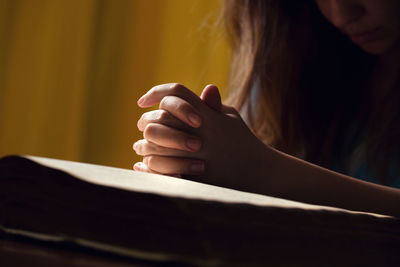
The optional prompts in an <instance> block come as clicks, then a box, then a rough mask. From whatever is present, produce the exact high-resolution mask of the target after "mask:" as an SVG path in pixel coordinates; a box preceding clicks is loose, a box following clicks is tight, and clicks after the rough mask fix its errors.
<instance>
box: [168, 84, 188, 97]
mask: <svg viewBox="0 0 400 267" xmlns="http://www.w3.org/2000/svg"><path fill="white" fill-rule="evenodd" d="M184 88H185V86H183V85H182V84H180V83H172V84H171V86H170V90H171V92H172V93H173V94H176V95H179V94H180V93H181V92H182V91H183V90H184Z"/></svg>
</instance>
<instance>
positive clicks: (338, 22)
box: [324, 0, 366, 29]
mask: <svg viewBox="0 0 400 267" xmlns="http://www.w3.org/2000/svg"><path fill="white" fill-rule="evenodd" d="M324 2H325V5H328V6H327V7H326V11H327V14H325V15H326V17H327V19H328V20H329V21H330V22H331V23H332V24H333V25H334V26H335V27H337V28H338V29H343V28H344V27H345V26H346V25H348V24H352V23H353V22H355V21H357V20H359V19H360V18H361V17H362V16H363V15H364V14H365V11H366V10H365V8H364V7H363V6H362V5H361V4H360V3H359V0H358V1H357V0H325V1H324Z"/></svg>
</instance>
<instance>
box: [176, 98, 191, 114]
mask: <svg viewBox="0 0 400 267" xmlns="http://www.w3.org/2000/svg"><path fill="white" fill-rule="evenodd" d="M188 109H189V106H188V105H187V104H186V103H185V102H183V101H180V102H179V103H177V104H176V110H177V111H178V112H179V113H182V114H185V113H187V111H188Z"/></svg>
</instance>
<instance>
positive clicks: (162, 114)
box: [157, 109, 170, 122]
mask: <svg viewBox="0 0 400 267" xmlns="http://www.w3.org/2000/svg"><path fill="white" fill-rule="evenodd" d="M169 118H170V116H169V113H168V111H166V110H163V109H161V110H160V111H159V114H158V118H157V121H158V122H166V121H169Z"/></svg>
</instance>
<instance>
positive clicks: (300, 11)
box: [134, 0, 400, 217]
mask: <svg viewBox="0 0 400 267" xmlns="http://www.w3.org/2000/svg"><path fill="white" fill-rule="evenodd" d="M399 11H400V1H397V0H346V1H341V0H316V1H289V0H286V1H278V0H275V1H273V0H271V1H265V0H242V1H236V0H231V1H225V13H224V14H225V18H226V20H227V25H228V30H229V32H230V33H231V36H232V44H233V51H234V58H233V64H232V66H233V67H232V76H231V80H230V81H231V84H230V88H231V94H230V105H232V106H234V107H235V108H236V109H237V110H240V111H241V114H242V116H243V117H244V119H245V120H246V122H247V125H248V126H249V127H250V129H251V130H250V129H249V128H248V126H247V125H246V124H245V123H244V121H243V120H242V119H241V116H240V115H239V113H238V112H236V111H235V109H234V108H232V107H230V106H225V105H222V104H221V100H220V97H219V93H218V89H217V88H216V86H214V85H209V86H207V87H206V88H205V89H204V91H203V93H202V96H201V97H200V98H199V97H197V96H196V95H195V94H194V93H192V92H191V91H190V90H189V89H187V88H185V87H184V86H182V85H179V84H165V85H159V86H156V87H154V88H152V89H151V90H150V91H149V92H148V93H147V94H145V95H144V96H143V97H142V98H140V99H139V101H138V104H139V106H141V107H150V106H153V105H155V104H158V103H160V109H159V110H156V111H151V112H147V113H145V114H143V116H142V118H141V119H140V120H139V122H138V127H139V129H140V130H141V131H144V139H143V140H140V141H138V142H136V143H135V144H134V149H135V151H136V152H137V153H138V154H140V155H142V156H144V158H143V162H142V163H137V164H135V166H134V169H135V170H137V171H147V172H155V173H162V174H170V175H191V177H192V179H197V180H199V181H202V182H206V183H211V184H215V185H220V186H225V187H231V188H235V189H239V190H244V191H250V192H255V193H260V194H267V195H272V196H277V197H283V198H287V199H292V200H297V201H303V202H308V203H314V204H320V205H330V206H336V207H342V208H346V209H353V210H360V211H368V212H377V213H382V214H389V215H393V216H397V217H400V189H398V188H400V169H399V166H400V164H399V163H400V155H399V154H400V141H399V139H400V138H399V137H400V126H399V125H400V110H399V104H400V90H399V89H400V88H399V86H400V84H399V81H398V76H399V75H398V74H399V73H400V70H399V65H398V64H397V62H398V61H399V59H400V17H399V16H398V14H400V13H399ZM396 187H398V188H396Z"/></svg>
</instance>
